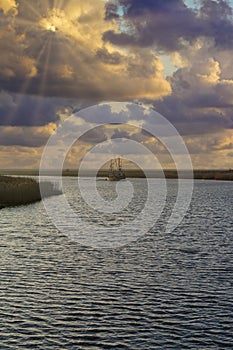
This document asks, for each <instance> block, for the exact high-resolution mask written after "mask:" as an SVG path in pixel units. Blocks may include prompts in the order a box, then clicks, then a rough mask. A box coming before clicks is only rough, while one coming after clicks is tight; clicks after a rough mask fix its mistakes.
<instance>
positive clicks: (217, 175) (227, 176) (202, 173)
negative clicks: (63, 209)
mask: <svg viewBox="0 0 233 350" xmlns="http://www.w3.org/2000/svg"><path fill="white" fill-rule="evenodd" d="M0 173H1V174H2V175H15V176H17V175H20V176H39V170H37V169H36V170H18V169H17V170H0ZM125 173H126V177H128V178H145V177H146V176H145V174H144V172H143V171H142V170H140V169H125ZM44 175H47V176H57V175H59V173H58V172H57V171H56V170H48V171H47V172H44ZM62 175H63V176H78V175H79V172H78V170H75V169H74V170H73V169H65V170H63V173H62ZM94 175H95V173H94V172H93V171H91V170H89V171H88V170H87V171H86V172H85V173H84V174H83V176H94ZM97 176H98V177H107V176H108V170H99V172H98V175H97ZM161 176H163V174H162V173H161V172H160V171H156V170H148V171H147V177H150V178H161ZM164 176H165V177H166V178H167V179H177V178H178V174H177V171H176V170H164ZM179 177H180V178H183V179H188V178H191V175H190V172H188V171H186V170H183V171H181V172H180V173H179ZM193 178H194V179H197V180H222V181H233V170H232V169H229V170H221V169H220V170H217V169H216V170H194V171H193Z"/></svg>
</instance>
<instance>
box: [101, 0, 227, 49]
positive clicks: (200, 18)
mask: <svg viewBox="0 0 233 350" xmlns="http://www.w3.org/2000/svg"><path fill="white" fill-rule="evenodd" d="M201 3H202V5H201V8H200V10H199V11H194V10H193V9H191V8H188V7H187V6H186V5H185V4H184V2H183V1H182V0H169V1H163V0H159V1H153V0H112V1H110V2H109V3H108V4H107V6H106V19H109V20H112V19H113V20H116V22H118V23H119V24H120V27H121V28H122V27H123V28H124V27H125V28H126V30H118V31H116V30H109V31H107V32H105V34H104V39H105V40H106V41H110V42H112V43H113V44H115V45H123V46H128V45H136V46H140V47H150V46H152V45H156V46H157V48H159V49H162V50H165V51H176V50H178V49H180V48H182V47H183V46H185V45H187V43H188V44H192V43H193V42H194V41H195V40H196V39H197V38H199V37H203V36H205V37H209V38H214V40H215V44H216V46H219V47H229V46H232V44H233V21H232V9H231V7H230V6H229V4H228V3H227V2H226V1H224V0H218V1H213V0H203V1H202V2H201ZM121 13H123V14H121Z"/></svg>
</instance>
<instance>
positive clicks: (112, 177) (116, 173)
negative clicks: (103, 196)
mask: <svg viewBox="0 0 233 350" xmlns="http://www.w3.org/2000/svg"><path fill="white" fill-rule="evenodd" d="M125 178H126V176H125V172H124V170H123V169H122V160H121V158H116V159H111V161H110V167H109V173H108V178H107V180H109V181H120V180H123V179H125Z"/></svg>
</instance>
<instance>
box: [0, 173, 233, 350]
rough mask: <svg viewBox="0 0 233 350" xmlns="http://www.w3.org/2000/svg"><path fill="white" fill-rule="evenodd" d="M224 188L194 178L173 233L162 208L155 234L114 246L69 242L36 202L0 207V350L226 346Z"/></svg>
mask: <svg viewBox="0 0 233 350" xmlns="http://www.w3.org/2000/svg"><path fill="white" fill-rule="evenodd" d="M65 181H66V185H65V186H64V187H66V191H67V197H68V198H70V199H72V198H73V199H74V197H75V196H76V195H77V194H76V193H75V191H74V190H73V189H74V181H75V180H74V179H72V178H67V179H66V180H65ZM134 181H135V182H136V188H143V186H144V182H143V181H145V180H143V179H137V180H134ZM104 185H106V184H105V183H104V182H103V183H101V184H99V186H100V188H101V187H102V186H104ZM232 185H233V184H232V183H230V182H215V181H212V182H210V181H196V182H195V189H194V195H193V201H192V203H191V207H190V209H189V211H188V213H187V215H186V217H185V218H184V220H183V222H182V224H180V226H179V227H178V228H177V229H176V230H175V231H174V232H173V233H172V234H165V233H164V221H165V219H166V215H167V213H168V212H169V206H168V207H167V208H166V210H165V212H164V213H163V216H162V217H161V220H160V222H159V228H158V227H157V229H154V230H152V231H151V232H150V233H148V234H147V235H146V236H144V237H142V238H141V239H140V240H138V241H137V242H136V243H135V242H134V243H131V244H129V245H127V246H125V247H122V248H118V249H102V250H98V249H94V248H91V247H83V246H81V245H80V244H78V243H77V242H74V241H72V240H69V238H68V237H67V236H65V235H63V234H62V233H60V232H59V231H58V230H57V229H56V228H55V227H54V226H53V224H52V222H51V220H50V219H49V218H48V216H47V215H46V214H45V210H44V208H43V205H42V203H36V204H33V205H29V206H27V207H19V208H10V209H3V210H1V211H0V215H1V217H0V221H1V228H0V235H1V240H0V262H1V263H0V275H1V290H0V314H1V324H0V349H1V350H2V349H3V350H4V349H43V350H44V349H46V350H47V349H232V348H233V345H232V344H233V336H232V333H233V240H232V221H233V219H232V204H233V203H232V195H231V193H232ZM108 186H109V185H108ZM175 187H176V186H175V181H174V180H171V181H169V196H170V201H169V204H170V203H171V202H172V201H173V200H174V197H175V192H176V190H175ZM110 192H111V191H110ZM113 194H114V191H113V192H112V195H113ZM72 196H74V197H72ZM106 196H108V194H106ZM74 206H75V204H74ZM76 206H77V205H76ZM95 219H96V218H95Z"/></svg>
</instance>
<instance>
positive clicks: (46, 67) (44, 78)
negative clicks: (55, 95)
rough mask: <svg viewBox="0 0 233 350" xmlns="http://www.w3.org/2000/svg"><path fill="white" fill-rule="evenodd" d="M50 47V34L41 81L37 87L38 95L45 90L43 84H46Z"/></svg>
mask: <svg viewBox="0 0 233 350" xmlns="http://www.w3.org/2000/svg"><path fill="white" fill-rule="evenodd" d="M51 47H52V36H50V37H49V42H48V47H47V52H46V58H45V63H44V67H43V73H42V76H41V82H40V84H39V89H38V93H39V95H43V93H44V92H45V84H46V80H47V73H48V68H49V61H50V54H51Z"/></svg>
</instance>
